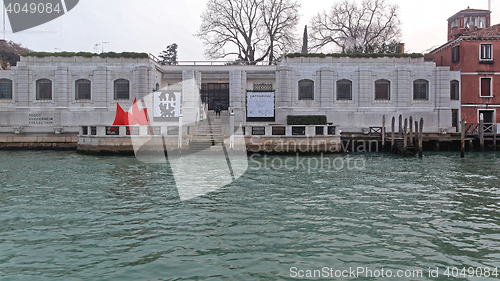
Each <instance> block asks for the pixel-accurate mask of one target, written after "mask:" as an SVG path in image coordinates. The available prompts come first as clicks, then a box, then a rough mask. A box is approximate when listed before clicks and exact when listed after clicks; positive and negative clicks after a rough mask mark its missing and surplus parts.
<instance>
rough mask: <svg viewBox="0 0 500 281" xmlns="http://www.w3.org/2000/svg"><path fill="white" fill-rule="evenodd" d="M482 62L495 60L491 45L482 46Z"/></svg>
mask: <svg viewBox="0 0 500 281" xmlns="http://www.w3.org/2000/svg"><path fill="white" fill-rule="evenodd" d="M481 60H493V50H492V45H491V44H481Z"/></svg>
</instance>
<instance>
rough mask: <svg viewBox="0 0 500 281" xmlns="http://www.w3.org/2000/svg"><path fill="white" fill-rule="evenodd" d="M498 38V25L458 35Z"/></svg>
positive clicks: (499, 28)
mask: <svg viewBox="0 0 500 281" xmlns="http://www.w3.org/2000/svg"><path fill="white" fill-rule="evenodd" d="M462 36H464V37H477V38H482V37H500V24H496V25H492V26H490V27H486V28H483V29H478V30H472V31H468V32H465V33H463V34H461V35H460V37H462Z"/></svg>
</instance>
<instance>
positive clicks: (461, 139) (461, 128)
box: [460, 118, 465, 158]
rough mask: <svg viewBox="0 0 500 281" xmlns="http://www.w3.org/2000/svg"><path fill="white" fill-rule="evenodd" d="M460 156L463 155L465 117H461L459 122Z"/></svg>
mask: <svg viewBox="0 0 500 281" xmlns="http://www.w3.org/2000/svg"><path fill="white" fill-rule="evenodd" d="M460 130H461V131H460V132H461V134H460V135H461V137H460V157H462V158H464V157H465V119H464V118H462V122H460Z"/></svg>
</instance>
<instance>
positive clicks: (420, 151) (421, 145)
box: [418, 118, 424, 158]
mask: <svg viewBox="0 0 500 281" xmlns="http://www.w3.org/2000/svg"><path fill="white" fill-rule="evenodd" d="M418 129H419V132H418V157H420V158H422V157H423V150H424V143H423V131H424V118H420V126H419V128H418Z"/></svg>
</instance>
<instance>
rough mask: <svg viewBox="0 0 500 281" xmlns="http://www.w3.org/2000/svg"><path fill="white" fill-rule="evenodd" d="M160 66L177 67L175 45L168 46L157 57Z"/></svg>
mask: <svg viewBox="0 0 500 281" xmlns="http://www.w3.org/2000/svg"><path fill="white" fill-rule="evenodd" d="M159 57H160V59H161V61H160V64H161V65H177V44H176V43H174V44H172V45H168V46H167V49H166V50H165V51H162V52H161V54H160V55H159Z"/></svg>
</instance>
